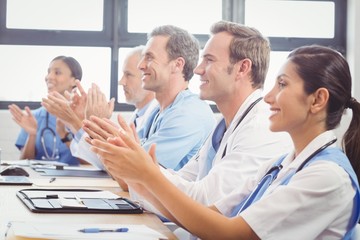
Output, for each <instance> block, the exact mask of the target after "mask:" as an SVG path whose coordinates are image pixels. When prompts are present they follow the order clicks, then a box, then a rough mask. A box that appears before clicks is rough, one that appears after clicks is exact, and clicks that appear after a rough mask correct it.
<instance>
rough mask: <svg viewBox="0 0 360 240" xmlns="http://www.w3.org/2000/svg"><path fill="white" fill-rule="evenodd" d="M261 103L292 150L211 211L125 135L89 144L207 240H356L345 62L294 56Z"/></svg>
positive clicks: (312, 53)
mask: <svg viewBox="0 0 360 240" xmlns="http://www.w3.org/2000/svg"><path fill="white" fill-rule="evenodd" d="M264 100H265V101H266V102H267V103H268V104H269V105H270V109H271V111H272V112H273V114H272V115H271V116H270V122H271V124H270V129H271V130H272V131H274V132H279V131H285V132H287V133H289V135H290V136H291V138H292V141H293V144H294V149H293V150H292V151H291V152H290V153H289V154H286V155H284V156H282V157H281V158H280V159H274V160H272V161H269V162H268V163H266V164H265V165H264V166H262V167H261V168H260V169H259V171H258V173H257V175H256V176H254V177H253V178H250V179H248V180H247V182H246V183H245V185H244V187H243V188H242V189H237V190H235V191H234V192H233V193H232V194H230V195H229V196H228V197H226V198H225V199H223V200H220V201H219V202H217V203H215V204H214V206H211V207H210V209H209V208H206V207H205V206H202V205H200V204H198V203H196V202H195V201H193V200H192V199H190V198H189V197H187V196H186V195H185V194H183V193H182V192H181V191H180V190H178V189H177V188H176V187H174V186H173V185H172V184H171V183H170V182H169V181H168V180H167V179H166V178H165V177H164V175H162V174H161V172H160V170H159V167H158V166H157V165H156V164H154V162H155V161H156V159H155V157H154V156H155V154H154V149H155V148H154V146H153V147H152V148H151V149H150V151H149V153H150V154H147V153H146V152H145V151H144V150H143V149H142V148H141V147H140V146H139V145H138V144H136V142H135V141H134V140H132V138H131V137H130V136H129V135H127V134H126V133H124V132H120V137H119V138H113V139H109V140H108V142H107V143H105V142H100V141H98V140H92V144H93V146H94V147H93V151H94V152H95V153H97V154H98V155H99V156H101V157H102V159H103V161H104V163H105V165H106V166H107V168H108V169H109V171H110V172H112V173H113V174H115V172H114V171H112V169H117V173H116V174H117V175H116V174H115V176H114V177H121V178H122V179H124V180H125V181H126V182H127V183H128V184H129V185H130V186H131V187H133V188H134V189H136V190H137V191H138V192H139V193H140V194H142V195H143V196H144V197H145V198H147V199H148V200H150V201H151V202H152V203H153V204H154V205H155V206H157V208H158V209H161V210H162V212H163V214H164V215H166V216H167V217H168V218H169V219H171V220H172V221H174V222H176V223H178V224H179V225H181V226H183V227H185V228H186V229H187V230H189V231H190V232H191V233H193V234H194V235H196V236H198V237H200V238H202V239H349V238H351V236H352V234H353V230H354V228H355V226H356V224H357V222H358V221H359V215H360V196H359V183H358V176H359V161H360V151H359V149H360V141H359V139H360V104H359V102H357V101H356V100H355V98H353V97H351V76H350V71H349V67H348V64H347V62H346V60H345V59H344V57H343V56H341V55H340V54H339V53H338V52H336V51H334V50H332V49H330V48H327V47H321V46H306V47H301V48H298V49H295V50H294V51H293V52H292V53H290V55H289V57H288V59H287V61H286V62H285V64H284V65H283V67H282V68H281V69H280V71H279V74H278V77H277V79H276V83H275V86H274V87H273V89H272V90H271V91H270V92H269V93H268V94H267V95H266V96H265V98H264ZM347 108H349V109H351V110H352V120H351V123H350V126H349V128H348V130H347V132H346V133H345V135H344V138H343V149H344V151H345V153H344V152H343V150H342V149H340V148H338V147H336V145H335V141H336V137H335V134H334V132H333V131H332V130H333V129H334V128H335V127H337V126H338V125H339V123H340V120H341V116H342V114H343V113H344V110H345V109H347ZM219 213H221V214H219ZM224 215H225V216H224Z"/></svg>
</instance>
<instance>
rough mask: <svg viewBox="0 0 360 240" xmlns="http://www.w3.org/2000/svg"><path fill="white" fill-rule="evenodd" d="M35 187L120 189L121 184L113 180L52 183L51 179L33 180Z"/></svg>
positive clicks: (58, 180)
mask: <svg viewBox="0 0 360 240" xmlns="http://www.w3.org/2000/svg"><path fill="white" fill-rule="evenodd" d="M31 180H32V182H33V184H34V185H35V186H39V187H119V184H118V183H117V182H116V181H115V180H113V179H111V178H94V179H93V178H86V179H77V180H76V181H74V179H72V178H56V180H55V181H50V178H38V179H36V178H35V179H31Z"/></svg>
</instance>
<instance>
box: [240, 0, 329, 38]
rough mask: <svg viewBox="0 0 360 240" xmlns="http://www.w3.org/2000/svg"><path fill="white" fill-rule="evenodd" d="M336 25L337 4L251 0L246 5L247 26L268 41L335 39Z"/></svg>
mask: <svg viewBox="0 0 360 240" xmlns="http://www.w3.org/2000/svg"><path fill="white" fill-rule="evenodd" d="M269 9H271V11H269ZM259 16H261V17H259ZM319 16H321V17H319ZM334 23H335V5H334V2H328V1H322V2H319V1H269V0H250V1H246V5H245V24H246V25H248V26H253V27H255V28H257V29H258V30H259V31H261V32H262V33H263V34H264V35H266V36H268V37H293V38H294V37H297V38H333V37H334V35H335V33H334V30H335V29H334Z"/></svg>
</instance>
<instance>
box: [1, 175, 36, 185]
mask: <svg viewBox="0 0 360 240" xmlns="http://www.w3.org/2000/svg"><path fill="white" fill-rule="evenodd" d="M32 184H33V183H32V182H31V181H30V179H29V178H28V177H25V176H1V175H0V185H32Z"/></svg>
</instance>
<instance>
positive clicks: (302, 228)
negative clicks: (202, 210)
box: [215, 131, 355, 240]
mask: <svg viewBox="0 0 360 240" xmlns="http://www.w3.org/2000/svg"><path fill="white" fill-rule="evenodd" d="M333 138H334V133H333V132H332V131H327V132H325V133H322V134H321V135H319V136H318V137H316V138H315V139H314V140H313V141H312V142H311V143H310V144H309V145H307V146H306V148H305V149H304V150H303V151H302V152H301V153H300V154H299V155H298V156H297V157H296V158H295V159H294V151H292V152H291V153H290V154H288V155H287V156H286V158H285V159H284V160H283V162H282V165H283V168H282V169H281V171H280V172H279V174H278V176H277V178H276V179H275V180H274V182H273V183H272V184H271V186H270V187H269V188H268V189H267V190H266V191H265V193H264V195H263V197H262V198H261V199H260V200H259V201H257V202H255V203H254V204H253V205H251V206H250V207H248V208H247V209H246V210H244V211H243V212H242V213H240V216H242V217H243V218H244V220H245V221H246V222H247V223H248V224H249V225H250V227H251V228H252V229H253V230H254V231H255V233H256V234H257V235H258V236H259V237H260V238H261V239H277V240H278V239H341V238H342V236H343V235H344V234H345V232H346V229H347V226H348V223H349V219H350V217H351V214H352V208H353V198H354V195H355V190H354V188H353V187H352V183H351V180H350V178H349V175H348V174H347V173H346V172H345V170H344V169H343V168H342V167H340V166H339V165H337V164H336V163H334V162H331V161H327V160H326V159H324V160H317V161H316V162H313V163H311V164H310V165H309V166H307V167H304V168H303V169H302V170H301V171H299V172H298V173H296V174H295V175H294V176H293V177H292V178H291V180H290V181H289V183H288V184H287V185H282V186H280V187H279V183H280V182H281V181H282V180H283V178H284V177H286V175H287V174H288V173H289V172H291V171H296V169H298V167H299V166H300V165H301V163H302V162H303V161H304V160H305V159H306V158H307V157H308V156H310V155H311V154H312V153H313V152H314V151H316V150H317V149H318V148H320V147H321V146H323V145H324V144H325V143H327V142H329V141H330V140H332V139H333ZM276 160H278V159H277V158H276V159H274V160H272V161H269V162H268V163H265V164H264V165H263V166H262V167H261V168H260V170H259V172H258V174H257V175H256V176H255V177H253V178H251V179H248V181H247V182H246V183H245V185H244V188H243V189H240V188H239V190H237V191H234V192H233V193H231V194H229V196H227V197H226V198H224V199H222V200H220V201H218V202H217V203H215V206H216V208H217V209H218V210H219V211H220V212H221V213H223V214H224V215H227V216H229V215H230V213H231V212H232V209H233V208H234V207H235V206H237V205H238V204H239V203H240V202H241V201H242V200H243V199H244V197H245V196H247V195H248V194H249V192H251V191H252V190H253V189H254V188H255V187H256V185H257V183H258V182H259V180H260V179H261V178H262V177H263V176H264V174H265V173H266V172H267V169H269V168H270V167H269V166H272V165H273V163H274V162H275V161H276Z"/></svg>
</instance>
